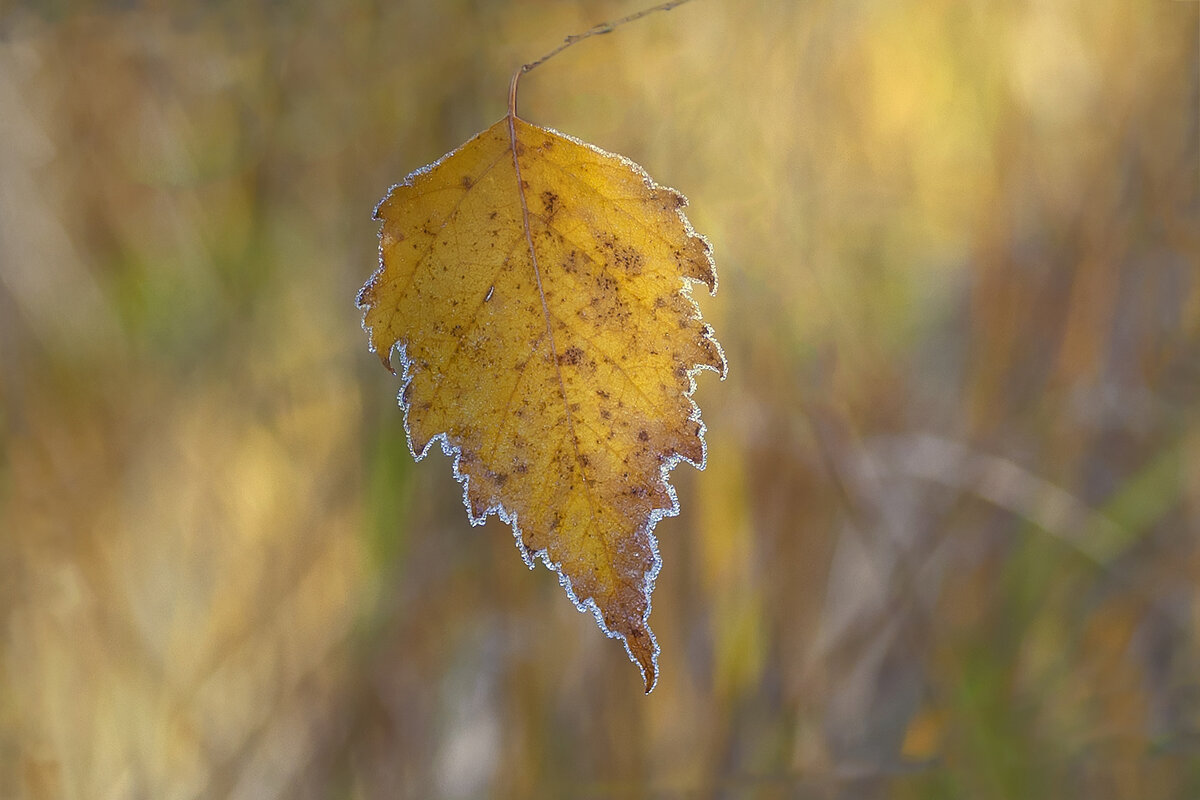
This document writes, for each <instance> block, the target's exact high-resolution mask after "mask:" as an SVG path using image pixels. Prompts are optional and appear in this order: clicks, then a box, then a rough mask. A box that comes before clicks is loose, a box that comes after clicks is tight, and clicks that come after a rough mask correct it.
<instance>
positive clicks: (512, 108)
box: [508, 0, 691, 117]
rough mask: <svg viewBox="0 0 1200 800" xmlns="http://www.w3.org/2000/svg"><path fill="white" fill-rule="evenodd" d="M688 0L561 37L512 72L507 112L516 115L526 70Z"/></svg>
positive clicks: (681, 0) (644, 9)
mask: <svg viewBox="0 0 1200 800" xmlns="http://www.w3.org/2000/svg"><path fill="white" fill-rule="evenodd" d="M688 2H691V0H669V2H666V3H659V4H658V5H656V6H652V7H651V8H643V9H642V10H641V11H638V12H636V13H634V14H630V15H629V16H627V17H621V18H620V19H618V20H613V21H612V22H601V23H600V24H599V25H593V26H592V27H590V28H588V29H587V30H586V31H584V32H583V33H574V34H571V35H570V36H568V37H567V38H566V39H563V42H562V44H560V45H559V46H558V47H556V48H554V49H553V50H551V51H550V52H549V53H546V54H545V55H544V56H542V57H541V58H539V59H537V60H535V61H530V62H529V63H528V64H522V65H521V67H520V68H519V69H518V70H517V71H516V72H514V73H513V76H512V82H511V83H510V84H509V85H508V113H509V115H510V116H513V117H515V116H516V115H517V82H518V81H519V80H520V79H521V76H522V75H524V74H525V73H526V72H529V71H530V70H532V69H534V68H535V67H540V66H541V65H542V64H545V63H546V62H547V61H549V60H550V59H552V58H554V57H555V56H556V55H558V54H559V53H561V52H562V51H563V50H566V49H567V48H568V47H570V46H571V45H573V44H577V43H579V42H582V41H583V40H584V39H590V38H591V37H593V36H601V35H603V34H606V33H612V32H613V31H614V30H616V29H617V28H619V27H621V26H622V25H624V24H626V23H628V22H633V21H634V20H636V19H641V18H642V17H645V16H648V15H650V14H653V13H654V12H656V11H670V10H671V9H672V8H675V7H676V6H681V5H683V4H684V3H688Z"/></svg>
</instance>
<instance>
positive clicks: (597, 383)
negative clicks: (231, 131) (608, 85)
mask: <svg viewBox="0 0 1200 800" xmlns="http://www.w3.org/2000/svg"><path fill="white" fill-rule="evenodd" d="M686 202H687V201H686V200H685V199H684V197H683V196H682V195H680V194H679V193H678V192H675V191H674V190H672V189H667V188H665V187H662V186H659V185H657V184H655V183H654V182H653V181H652V180H651V179H650V178H649V176H647V175H646V173H645V172H644V171H643V170H642V169H641V168H640V167H638V166H637V165H636V164H634V163H633V162H631V161H629V160H627V159H625V158H622V157H621V156H617V155H613V154H610V153H606V152H604V151H603V150H600V149H598V148H596V147H593V146H591V145H588V144H585V143H583V142H580V141H578V140H576V139H573V138H571V137H569V136H565V135H563V134H561V133H558V132H556V131H553V130H548V129H545V128H540V127H537V126H535V125H531V124H529V123H527V122H525V121H524V120H521V119H519V118H517V117H516V116H515V115H512V114H510V115H509V116H506V117H505V118H504V119H502V120H500V121H499V122H497V123H496V124H495V125H493V126H492V127H490V128H489V129H487V130H486V131H484V132H483V133H480V134H479V135H477V136H476V137H475V138H473V139H471V140H470V141H469V142H467V143H466V144H465V145H463V146H462V147H461V148H459V149H458V150H455V151H454V152H452V153H450V154H448V155H446V156H444V157H443V158H442V159H441V160H439V161H437V162H436V163H434V164H431V165H429V166H427V167H424V168H422V169H419V170H417V171H416V172H414V173H412V174H411V175H409V176H408V177H407V178H406V179H405V180H404V182H403V183H401V184H399V185H397V186H394V187H392V189H391V191H390V192H389V193H388V195H387V197H385V198H384V199H383V201H382V202H381V203H380V204H379V206H378V207H377V208H376V210H375V217H376V219H378V220H381V221H382V226H381V230H380V234H379V238H380V266H379V269H378V270H377V271H376V272H375V274H374V275H372V276H371V279H370V280H369V281H368V282H367V284H366V285H365V286H364V287H363V288H362V291H361V292H360V293H359V296H358V305H359V307H360V308H362V309H363V310H364V315H363V327H364V328H365V329H366V331H367V333H368V334H369V336H370V344H371V349H372V350H373V351H374V352H375V353H377V354H378V355H379V357H380V359H381V360H382V361H383V364H384V366H387V367H388V368H389V369H391V366H392V365H391V360H390V357H391V353H392V350H393V348H395V349H397V350H398V352H399V356H400V362H401V365H402V370H403V389H402V390H401V392H400V405H401V407H402V408H403V409H404V413H405V425H406V428H407V430H408V436H409V446H410V447H411V449H412V452H413V455H414V456H415V457H416V458H417V459H418V460H419V459H421V458H423V457H424V456H425V454H426V453H428V452H429V449H430V445H431V443H432V442H433V441H434V440H437V439H440V440H441V446H442V450H443V451H444V452H445V453H446V454H447V455H449V456H452V457H453V458H454V475H455V477H456V478H457V479H458V480H459V481H460V482H461V483H462V484H463V486H464V489H463V500H464V503H465V504H466V507H467V514H468V516H469V518H470V521H471V523H472V524H476V525H479V524H482V523H483V522H484V520H485V519H486V518H487V516H488V514H491V513H493V512H495V513H497V514H499V516H500V518H501V519H503V520H505V521H506V522H509V523H511V525H512V528H513V534H514V535H515V536H516V539H517V546H518V548H519V549H520V550H521V553H522V555H523V556H524V558H525V561H526V563H527V564H529V566H530V567H531V568H532V567H533V564H534V557H535V556H540V557H541V559H542V560H543V561H544V562H545V564H546V566H548V567H549V568H550V569H552V570H554V571H555V572H556V573H557V574H558V576H559V581H560V583H561V584H562V585H563V587H564V588H565V589H566V590H567V594H568V596H569V597H570V598H571V600H572V601H573V602H574V603H575V604H576V606H577V607H578V608H579V609H580V610H581V611H587V610H590V611H592V612H593V614H594V615H595V616H596V620H597V621H598V622H599V624H600V627H601V629H602V630H603V631H604V632H605V633H606V634H608V635H609V636H613V637H619V638H621V639H623V640H624V643H625V647H626V649H627V650H628V652H629V655H630V657H631V658H632V659H633V660H634V662H635V663H637V664H638V665H639V667H640V668H641V670H642V675H643V677H644V679H645V682H646V691H647V692H649V691H650V690H651V689H652V688H653V686H654V683H655V681H656V678H657V656H658V650H659V648H658V644H657V641H656V640H655V637H654V634H653V633H652V632H651V630H650V627H649V624H648V620H649V615H650V594H651V592H652V590H653V588H654V579H655V576H656V575H657V573H658V570H659V566H660V563H661V562H660V560H659V556H658V548H657V542H656V540H655V537H654V535H653V530H654V526H655V524H656V523H657V522H658V521H659V520H660V519H662V518H663V517H666V516H673V515H675V514H677V513H678V511H679V505H678V503H677V501H676V498H675V491H674V489H673V488H672V487H671V486H670V485H669V484H668V482H667V473H668V472H670V470H671V469H672V468H673V467H674V466H675V465H676V464H677V463H678V462H679V461H681V460H682V461H687V462H689V463H691V464H693V465H694V466H696V467H698V468H701V469H703V467H704V461H705V446H704V439H703V433H704V425H703V424H702V423H701V421H700V413H699V409H698V408H697V407H696V405H695V404H694V403H693V402H692V400H691V397H690V396H691V394H692V392H693V391H694V389H695V383H694V381H693V379H692V378H693V375H694V373H695V372H697V371H699V370H701V369H710V370H713V371H715V372H718V373H719V374H720V375H721V376H722V378H723V377H724V375H725V368H726V366H725V357H724V354H723V353H722V351H721V347H720V345H719V344H717V342H716V340H715V339H714V338H713V334H712V329H711V328H710V327H709V326H708V325H707V324H705V323H704V322H702V321H701V319H700V312H699V309H698V308H697V307H696V304H695V303H694V302H693V301H692V299H691V294H690V286H691V282H693V281H695V282H700V283H703V284H705V285H706V286H708V288H709V290H710V291H712V292H715V291H716V286H717V277H716V271H715V267H714V265H713V261H712V257H711V255H710V248H709V244H708V242H707V241H706V240H705V239H704V238H703V237H702V236H699V235H698V234H696V233H695V232H694V231H693V230H692V228H691V225H690V224H689V223H688V221H687V219H686V218H685V217H684V215H683V213H682V208H683V206H684V205H685V204H686ZM393 371H394V370H393Z"/></svg>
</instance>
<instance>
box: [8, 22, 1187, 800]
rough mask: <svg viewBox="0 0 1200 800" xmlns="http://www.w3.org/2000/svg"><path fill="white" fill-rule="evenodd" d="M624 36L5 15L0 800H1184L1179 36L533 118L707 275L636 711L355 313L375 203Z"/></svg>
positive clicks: (1149, 28)
mask: <svg viewBox="0 0 1200 800" xmlns="http://www.w3.org/2000/svg"><path fill="white" fill-rule="evenodd" d="M642 7H643V3H640V2H630V1H627V0H623V1H622V2H616V1H615V0H611V1H610V0H580V1H579V2H561V1H557V0H539V1H535V0H530V1H528V2H511V3H504V2H499V1H498V0H497V1H495V2H492V1H489V0H444V1H443V2H438V3H425V2H387V3H381V2H370V0H339V1H335V2H322V3H308V2H296V3H265V2H263V3H241V2H217V3H175V2H167V1H166V0H156V1H153V2H151V1H149V0H148V1H147V2H137V1H131V2H115V1H114V2H99V1H98V0H97V1H94V2H85V1H84V0H75V1H73V0H60V1H57V2H55V1H52V0H46V2H41V3H30V2H17V3H15V4H14V3H13V2H11V0H10V2H7V3H3V4H0V443H2V456H0V548H2V549H0V797H4V798H9V797H13V798H28V799H29V800H43V799H44V798H89V799H91V798H156V799H159V798H163V799H166V798H226V797H229V798H276V797H279V798H347V799H349V798H427V797H428V798H474V797H594V798H601V797H622V798H650V797H663V798H674V797H689V798H691V797H695V798H707V797H729V798H742V797H753V798H789V797H800V798H808V797H812V798H841V797H846V798H873V797H896V798H927V797H933V798H939V797H944V798H953V797H972V798H1015V797H1022V798H1024V797H1055V798H1057V797H1088V798H1181V799H1182V798H1197V797H1200V589H1198V586H1200V149H1198V146H1200V145H1198V143H1200V47H1198V41H1200V4H1198V3H1195V2H1170V1H1168V0H1148V1H1147V2H1139V3H1131V2H1127V1H1126V0H1014V1H1013V2H1008V3H986V2H975V1H974V0H971V1H969V2H964V0H898V1H897V2H888V3H881V2H872V1H871V0H836V2H835V0H806V2H733V0H697V2H693V3H690V4H688V5H686V6H683V7H681V8H678V9H676V10H673V11H671V12H669V13H661V14H655V15H653V16H651V17H648V18H646V19H643V20H641V21H639V22H637V23H634V24H631V25H629V26H627V27H625V28H622V29H621V30H620V31H619V32H617V33H614V34H612V35H609V36H602V37H596V38H594V39H591V40H588V41H586V42H584V43H582V44H580V45H578V46H576V47H573V48H571V49H570V50H568V51H566V52H564V53H563V54H562V55H560V56H558V57H557V58H555V59H554V60H553V61H551V62H549V63H548V64H546V65H545V66H543V67H541V68H539V69H538V70H536V71H535V72H533V73H531V74H530V75H528V76H526V78H525V79H524V80H523V82H522V94H521V113H522V116H524V117H526V118H527V119H529V120H531V121H533V122H536V123H539V124H543V125H549V126H552V127H555V128H558V129H560V130H562V131H564V132H567V133H570V134H573V135H575V136H578V137H580V138H583V139H585V140H587V141H590V142H593V143H595V144H596V145H598V146H601V147H603V148H605V149H608V150H611V151H615V152H618V153H622V154H624V155H626V156H628V157H630V158H632V159H633V160H635V161H637V162H638V163H640V164H642V165H643V166H645V168H646V169H647V170H648V171H649V173H650V174H651V175H652V176H653V177H654V178H655V179H656V180H657V181H659V182H660V183H664V184H667V185H670V186H673V187H676V188H678V189H679V190H681V191H682V192H684V193H685V194H686V195H687V196H688V197H689V199H690V201H691V207H690V209H689V216H690V218H691V220H692V222H693V224H694V225H695V227H696V229H697V230H699V231H701V232H703V233H705V234H706V235H707V236H708V237H709V238H710V240H711V241H712V242H713V245H714V247H715V251H716V256H717V264H718V270H719V273H720V279H721V282H720V290H719V291H718V293H717V295H716V297H715V298H709V297H707V296H706V295H705V296H701V297H699V298H698V300H699V302H700V304H701V306H702V308H703V311H704V314H705V316H706V318H707V319H709V320H710V321H711V322H712V323H713V324H714V326H715V327H716V330H717V335H718V338H719V339H720V341H721V342H722V343H723V344H724V346H725V350H726V352H727V354H728V357H729V364H730V368H729V379H728V380H727V381H726V382H725V383H721V382H719V381H718V380H717V379H716V378H715V376H712V375H711V374H703V375H701V376H700V377H699V389H698V391H697V393H696V397H697V400H698V402H699V404H700V406H701V408H702V409H703V412H704V420H705V422H706V423H707V425H708V431H709V432H708V454H709V465H708V469H707V470H706V471H705V472H702V473H701V472H697V471H695V470H692V469H691V468H690V467H687V466H682V467H680V468H679V469H677V470H676V471H675V473H674V475H673V477H674V482H675V484H676V485H677V486H678V487H679V494H680V500H681V503H682V513H681V514H680V516H679V517H677V518H674V519H668V520H665V521H664V522H662V523H661V524H660V525H659V526H658V529H657V533H658V535H659V539H660V546H661V551H662V557H663V561H664V566H663V569H662V573H661V575H660V577H659V580H658V585H657V591H656V593H655V595H654V614H653V617H652V620H651V622H652V624H653V626H654V629H655V631H656V632H657V634H658V638H659V641H660V643H661V644H662V648H663V651H662V657H661V662H660V665H661V678H660V681H659V684H658V688H657V689H656V690H655V692H654V693H653V694H652V695H650V696H649V697H643V696H642V686H641V678H640V676H639V674H638V670H637V668H636V667H635V666H634V665H633V664H631V663H629V661H628V660H627V658H626V656H625V653H624V651H623V649H622V648H621V647H620V645H619V644H618V643H616V642H613V641H610V640H607V639H605V638H604V637H603V636H602V635H601V634H600V632H599V631H598V630H597V628H596V625H595V623H594V621H593V620H592V619H591V618H590V617H588V616H583V615H581V614H579V613H577V612H576V611H575V610H574V608H573V607H572V605H571V604H570V603H569V602H568V601H567V599H566V598H565V597H564V595H563V592H562V590H561V589H560V588H559V586H558V585H557V582H556V581H555V579H554V576H553V575H552V574H551V573H550V572H549V571H547V570H545V569H543V568H539V569H537V570H535V571H533V572H530V571H529V570H527V569H526V568H525V566H524V564H523V563H522V561H521V558H520V556H519V554H518V553H517V552H516V550H515V548H514V546H513V539H512V535H511V532H510V531H509V530H508V529H507V527H506V526H504V525H503V524H501V523H500V522H498V521H497V520H496V519H495V518H492V520H491V521H490V522H489V523H488V524H487V525H486V526H484V527H482V528H473V527H471V526H470V525H468V524H467V519H466V514H465V512H464V509H463V507H462V503H461V495H460V491H459V487H458V486H457V484H455V482H454V481H453V479H452V478H451V475H450V464H449V462H448V460H447V459H445V458H444V457H443V456H442V455H441V454H440V453H435V454H434V455H432V456H430V457H429V459H428V460H427V461H426V462H422V463H421V464H414V463H413V458H412V456H411V454H410V453H409V451H408V447H407V445H406V441H405V436H404V430H403V426H402V418H401V414H400V411H399V410H398V408H397V407H396V399H395V396H396V392H397V390H398V388H399V383H398V380H397V379H396V378H395V377H394V376H392V375H390V374H389V373H387V372H386V371H385V370H383V369H381V368H380V365H379V363H378V361H377V359H376V358H375V357H374V356H373V355H371V354H370V353H369V352H368V351H367V347H366V336H365V334H364V333H363V332H362V330H361V329H360V314H359V312H358V310H357V309H355V307H354V297H355V293H356V291H357V289H358V287H359V286H360V285H361V284H362V283H363V282H364V281H365V280H366V279H367V277H368V276H369V275H370V274H371V272H372V270H373V269H374V266H375V263H376V245H377V242H376V224H375V223H374V222H373V221H372V219H371V211H372V208H373V207H374V204H375V203H376V202H377V201H378V200H379V199H380V198H381V197H382V196H383V194H384V192H385V191H386V190H387V188H388V186H389V185H390V184H392V183H395V182H398V181H399V180H401V179H402V178H403V177H404V176H405V175H406V174H407V173H409V172H410V171H411V170H413V169H415V168H417V167H419V166H421V165H424V164H426V163H429V162H431V161H433V160H434V159H436V158H438V157H439V156H441V155H442V154H443V153H445V152H447V151H448V150H451V149H452V148H455V147H457V146H458V145H459V144H461V143H462V142H464V141H466V140H467V139H468V138H469V137H470V136H472V135H473V134H474V133H476V132H477V131H479V130H481V129H483V128H485V127H487V126H488V125H490V124H491V123H493V122H494V121H496V120H497V119H499V118H500V117H501V116H502V115H503V114H504V112H505V106H506V94H507V91H506V90H507V86H508V80H509V77H510V75H511V74H512V71H513V69H514V68H515V67H516V66H517V65H519V64H520V63H522V62H525V61H528V60H531V59H533V58H535V57H537V56H538V55H540V54H542V53H544V52H545V51H547V50H549V49H551V48H552V47H554V46H555V45H556V44H557V43H558V42H559V41H560V40H561V39H562V37H563V36H565V35H567V34H569V33H575V32H579V31H582V30H585V29H586V28H588V27H590V26H591V25H593V24H595V23H597V22H601V21H604V20H609V19H614V18H616V17H620V16H623V15H625V14H628V13H631V12H633V11H636V10H639V9H640V8H642Z"/></svg>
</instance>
